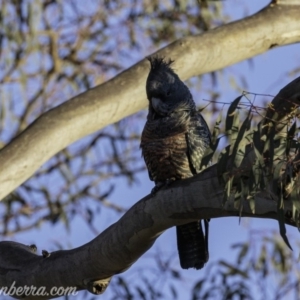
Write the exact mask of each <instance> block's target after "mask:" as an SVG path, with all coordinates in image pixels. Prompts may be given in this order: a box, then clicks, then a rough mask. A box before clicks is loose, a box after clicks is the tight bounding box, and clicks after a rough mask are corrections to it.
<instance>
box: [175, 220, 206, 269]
mask: <svg viewBox="0 0 300 300" xmlns="http://www.w3.org/2000/svg"><path fill="white" fill-rule="evenodd" d="M208 222H209V220H204V227H205V235H204V233H203V230H202V225H201V220H199V221H197V222H192V223H188V224H185V225H181V226H177V227H176V231H177V247H178V253H179V260H180V265H181V267H182V268H183V269H188V268H195V269H201V268H203V266H204V264H205V263H206V262H207V261H208V258H209V253H208V225H209V224H208Z"/></svg>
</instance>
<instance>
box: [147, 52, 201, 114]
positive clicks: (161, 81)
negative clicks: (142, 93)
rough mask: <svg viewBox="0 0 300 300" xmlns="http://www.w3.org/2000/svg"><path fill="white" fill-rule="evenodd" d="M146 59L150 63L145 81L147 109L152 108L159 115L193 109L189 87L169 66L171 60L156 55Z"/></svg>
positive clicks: (193, 104)
mask: <svg viewBox="0 0 300 300" xmlns="http://www.w3.org/2000/svg"><path fill="white" fill-rule="evenodd" d="M148 60H149V61H150V65H151V69H150V72H149V75H148V78H147V83H146V92H147V97H148V100H149V102H150V103H149V109H150V110H151V109H153V110H154V112H155V114H156V115H158V116H160V117H164V116H167V115H170V114H171V113H172V112H179V111H187V110H191V109H195V103H194V101H193V98H192V95H191V93H190V91H189V89H188V88H187V86H186V85H185V84H184V83H183V82H182V81H181V80H180V78H179V77H178V75H177V74H176V73H175V72H174V70H173V69H172V68H171V64H172V63H173V61H171V60H168V61H165V60H164V59H163V58H160V57H157V56H153V57H150V58H148Z"/></svg>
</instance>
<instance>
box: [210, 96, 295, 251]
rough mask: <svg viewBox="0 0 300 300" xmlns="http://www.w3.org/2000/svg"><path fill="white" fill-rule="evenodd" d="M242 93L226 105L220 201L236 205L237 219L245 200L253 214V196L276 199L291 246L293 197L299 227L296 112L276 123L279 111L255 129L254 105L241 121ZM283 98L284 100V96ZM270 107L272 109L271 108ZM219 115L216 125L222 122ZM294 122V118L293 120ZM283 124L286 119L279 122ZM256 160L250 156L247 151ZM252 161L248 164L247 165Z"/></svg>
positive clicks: (219, 168) (283, 233)
mask: <svg viewBox="0 0 300 300" xmlns="http://www.w3.org/2000/svg"><path fill="white" fill-rule="evenodd" d="M243 97H245V95H241V96H239V97H238V98H236V99H235V100H234V101H233V102H232V103H231V104H230V106H229V108H228V111H227V116H226V120H225V135H226V137H227V140H228V145H227V146H226V147H224V149H223V150H222V151H221V153H220V154H219V157H218V164H217V171H218V176H219V178H220V181H222V182H223V183H224V184H225V190H224V202H223V203H224V205H225V204H226V202H227V201H232V200H233V201H234V205H235V207H236V208H237V209H239V212H240V217H241V216H242V213H243V206H244V205H245V204H246V203H247V202H248V205H249V206H250V208H251V210H252V212H253V213H255V197H256V196H257V194H259V193H264V192H267V194H268V195H269V197H270V198H271V199H273V200H275V201H277V210H278V222H279V230H280V235H281V236H282V238H283V240H284V241H285V243H286V244H287V246H288V247H289V248H290V249H291V246H290V243H289V241H288V239H287V237H286V229H285V221H286V213H287V212H286V211H285V209H284V203H285V201H288V200H292V201H293V212H290V213H292V214H293V216H292V221H293V222H295V223H296V224H297V225H298V226H299V210H298V208H299V203H300V201H299V196H300V185H299V175H298V173H299V172H298V171H299V163H298V161H299V159H298V157H299V150H300V148H299V143H298V141H297V135H296V121H295V120H293V119H294V118H295V115H296V113H297V112H296V111H295V110H294V111H293V112H292V113H290V114H288V116H287V117H286V118H284V121H281V123H280V125H279V126H277V125H276V124H277V123H276V117H278V114H277V113H276V112H275V113H274V118H273V119H272V120H269V119H262V120H261V121H260V123H259V124H258V125H257V127H255V128H253V126H251V122H252V107H253V104H252V103H250V106H249V107H248V108H247V109H245V107H244V110H246V117H244V119H243V121H241V110H242V109H241V108H242V107H243V105H241V100H242V98H243ZM282 101H285V100H282ZM271 109H273V108H271ZM220 120H221V119H220V118H218V120H217V122H216V125H215V128H217V131H218V128H219V126H220V123H221V121H220ZM292 120H293V121H292ZM282 122H284V123H282ZM218 144H219V139H216V138H215V137H214V138H213V143H212V147H211V148H212V149H211V153H210V154H209V155H210V157H212V156H213V154H214V153H215V151H216V149H217V146H218ZM253 153H254V154H255V159H252V160H251V159H250V158H251V154H253ZM249 164H251V165H249Z"/></svg>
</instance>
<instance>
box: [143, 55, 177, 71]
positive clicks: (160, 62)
mask: <svg viewBox="0 0 300 300" xmlns="http://www.w3.org/2000/svg"><path fill="white" fill-rule="evenodd" d="M147 59H148V60H149V62H150V67H151V69H150V72H153V71H154V72H157V71H163V70H164V71H172V72H174V70H173V69H172V68H171V67H170V66H171V65H172V64H173V62H174V60H171V59H168V60H165V59H164V57H159V56H156V55H154V56H149V57H147Z"/></svg>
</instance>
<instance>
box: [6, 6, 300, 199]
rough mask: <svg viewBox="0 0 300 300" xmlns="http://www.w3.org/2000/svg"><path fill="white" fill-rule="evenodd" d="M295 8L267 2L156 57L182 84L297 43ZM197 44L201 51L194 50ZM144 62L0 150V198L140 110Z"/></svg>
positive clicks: (54, 112)
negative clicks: (165, 60) (166, 61)
mask: <svg viewBox="0 0 300 300" xmlns="http://www.w3.org/2000/svg"><path fill="white" fill-rule="evenodd" d="M299 15H300V5H299V4H298V5H297V4H296V3H295V5H280V4H278V5H277V4H275V3H273V4H270V5H269V6H268V7H266V8H265V9H263V10H262V11H260V12H258V13H257V14H255V15H253V16H251V17H248V18H245V19H243V20H240V21H237V22H232V23H230V24H227V25H224V26H221V27H218V28H216V29H213V30H210V31H208V32H206V33H204V34H201V35H197V36H189V37H186V38H182V39H180V40H178V41H175V42H174V43H172V44H170V45H169V46H167V47H165V48H163V49H161V50H160V51H158V52H157V54H159V55H162V56H166V57H170V58H172V59H175V61H176V63H175V68H176V72H177V73H178V74H179V76H180V77H181V78H182V79H183V80H185V79H187V78H190V77H192V76H195V75H199V74H204V73H208V72H212V71H215V70H218V69H222V68H224V67H226V66H229V65H232V64H234V63H237V62H239V61H242V60H244V59H248V58H250V57H253V56H255V55H258V54H260V53H263V52H265V51H268V50H269V49H271V48H273V47H275V46H281V45H287V44H291V43H296V42H299V41H300V28H299ZM200 45H201V47H200ZM148 69H149V66H148V63H147V62H146V61H145V60H142V61H140V62H139V63H138V64H136V65H134V66H133V67H131V68H130V69H128V70H126V71H124V72H122V73H121V74H119V75H118V76H116V77H115V78H113V79H112V80H110V81H108V82H106V83H104V84H102V85H99V86H97V87H95V88H93V89H90V90H89V91H87V92H85V93H82V94H80V95H78V96H76V97H74V98H72V99H71V100H69V101H67V102H65V103H63V104H62V105H60V106H58V107H56V108H54V109H52V110H50V111H48V112H47V113H45V114H43V115H42V116H41V117H40V118H38V119H37V120H36V121H35V122H34V123H32V124H31V125H30V126H29V127H28V128H27V129H26V130H25V131H24V132H23V133H21V134H20V135H19V136H17V137H16V138H15V139H14V140H13V141H12V142H11V143H10V144H8V145H7V146H6V147H4V148H3V149H2V150H1V151H0V166H1V169H0V186H1V189H0V199H2V198H3V197H5V196H6V195H8V194H9V193H10V192H11V191H13V190H14V189H15V188H16V187H18V186H19V185H20V184H22V183H23V182H24V181H25V180H26V179H28V178H29V177H30V176H31V175H32V174H33V173H34V172H35V171H36V170H37V169H38V168H39V167H40V166H41V165H42V164H43V163H45V162H46V161H47V160H48V159H49V158H51V157H52V156H53V155H55V154H56V153H57V152H58V151H60V150H62V149H63V148H65V147H66V146H68V145H70V144H71V143H73V142H75V141H77V140H78V139H80V138H82V137H84V136H86V135H88V134H91V133H93V132H95V131H96V130H99V129H101V128H103V127H105V126H107V125H108V124H111V123H114V122H116V121H119V120H120V119H122V118H124V117H126V116H129V115H131V114H133V113H135V112H137V111H139V110H141V109H143V108H145V107H146V104H147V103H146V96H145V91H144V86H145V81H146V76H147V74H148Z"/></svg>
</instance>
